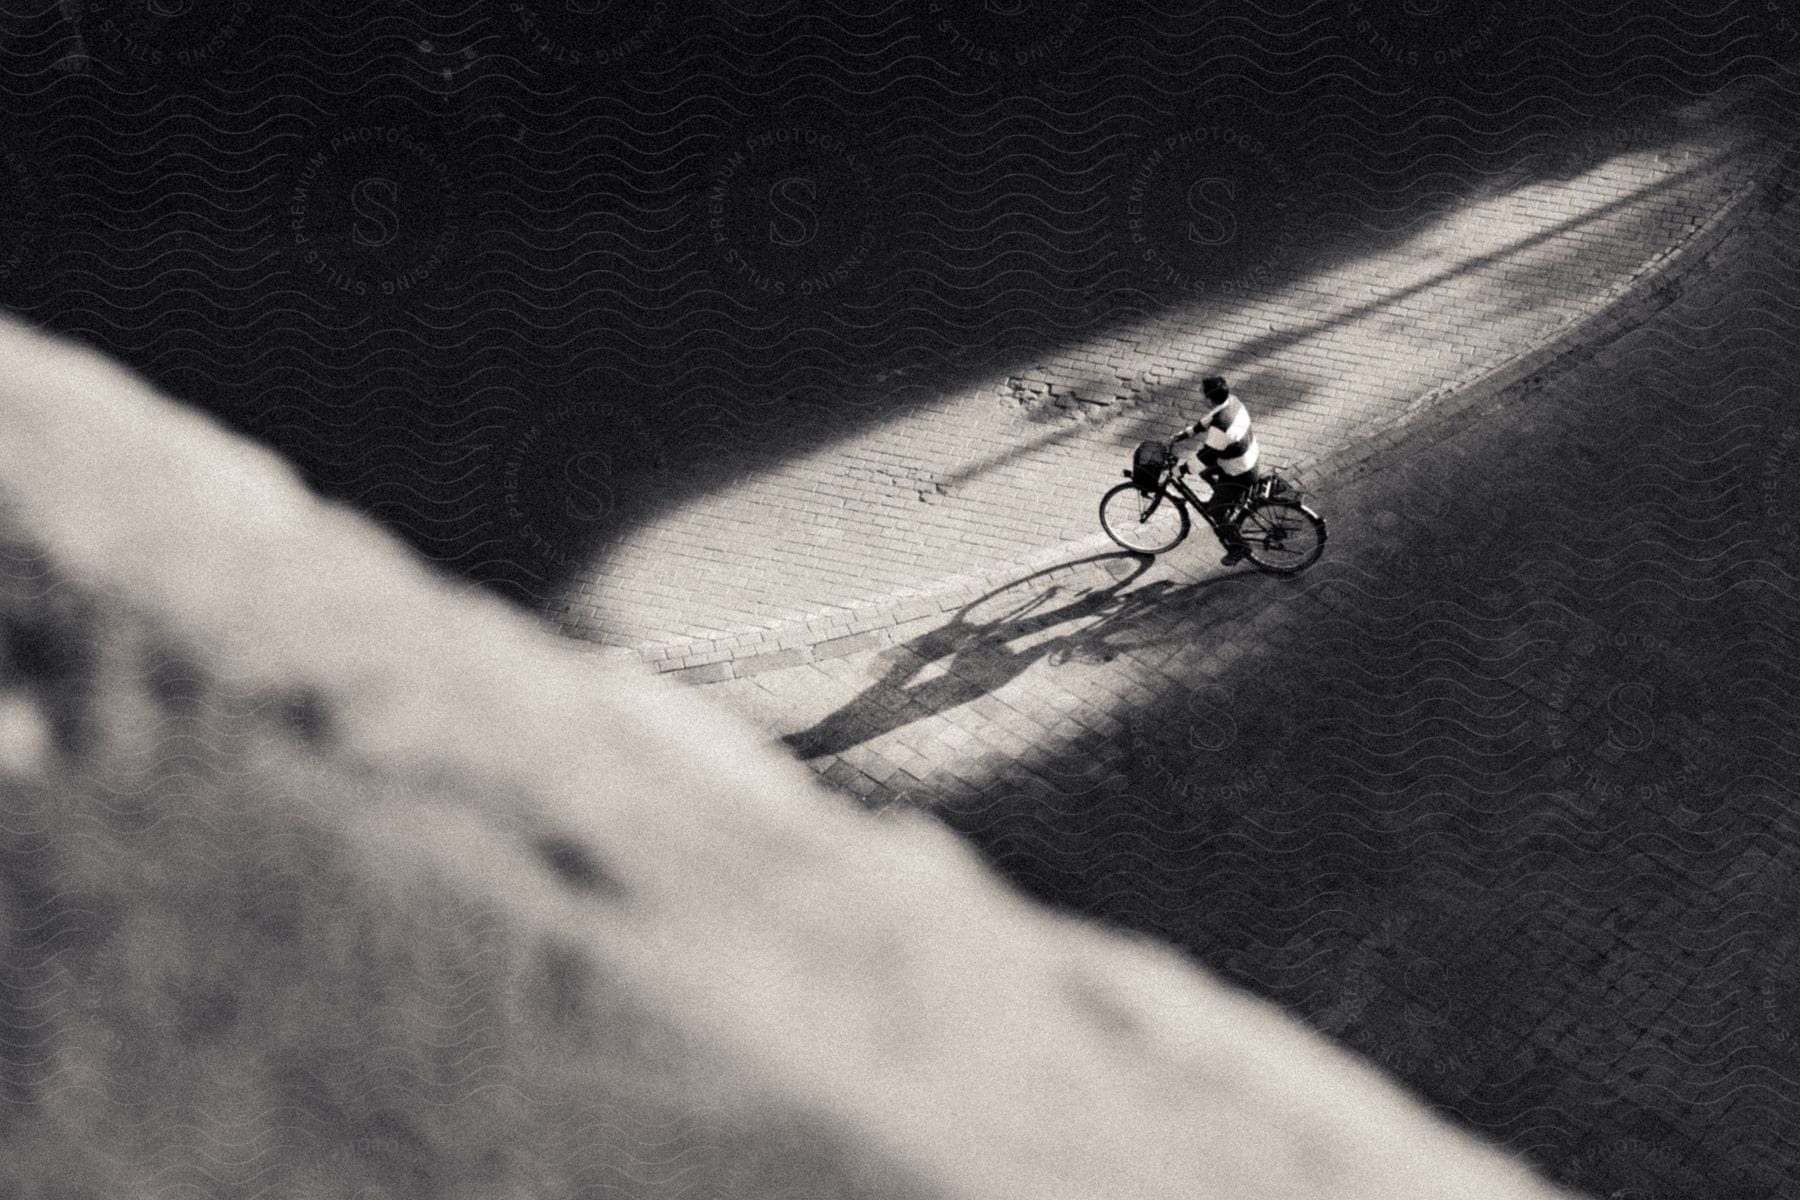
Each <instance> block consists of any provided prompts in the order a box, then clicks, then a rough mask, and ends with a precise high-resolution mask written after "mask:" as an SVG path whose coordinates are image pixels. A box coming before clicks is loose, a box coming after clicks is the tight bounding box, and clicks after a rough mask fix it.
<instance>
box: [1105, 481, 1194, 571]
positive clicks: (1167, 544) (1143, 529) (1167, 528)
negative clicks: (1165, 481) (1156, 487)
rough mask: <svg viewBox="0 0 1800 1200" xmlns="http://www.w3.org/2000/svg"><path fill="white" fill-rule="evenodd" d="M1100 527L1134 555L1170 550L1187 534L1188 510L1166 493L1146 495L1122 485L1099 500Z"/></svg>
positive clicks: (1127, 485) (1128, 484)
mask: <svg viewBox="0 0 1800 1200" xmlns="http://www.w3.org/2000/svg"><path fill="white" fill-rule="evenodd" d="M1100 528H1102V529H1104V530H1106V536H1107V537H1109V538H1111V539H1112V540H1113V541H1115V542H1117V543H1119V545H1121V546H1123V547H1125V549H1127V550H1130V551H1132V552H1133V553H1134V554H1161V553H1163V552H1164V551H1167V550H1173V549H1174V548H1175V547H1176V546H1178V545H1180V544H1181V539H1182V538H1184V537H1186V536H1187V535H1188V528H1189V523H1188V515H1187V509H1186V508H1185V507H1184V506H1182V505H1181V504H1178V503H1177V502H1176V500H1175V498H1174V497H1173V496H1170V495H1169V494H1168V493H1167V492H1162V493H1158V494H1157V495H1155V496H1146V495H1144V494H1143V493H1142V492H1140V491H1138V490H1137V486H1136V485H1135V484H1130V483H1121V484H1119V485H1118V486H1117V487H1115V488H1113V489H1112V490H1111V491H1110V492H1108V493H1106V495H1104V496H1102V497H1101V498H1100Z"/></svg>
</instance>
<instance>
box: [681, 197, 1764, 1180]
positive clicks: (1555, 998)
mask: <svg viewBox="0 0 1800 1200" xmlns="http://www.w3.org/2000/svg"><path fill="white" fill-rule="evenodd" d="M1792 166H1793V164H1792V163H1791V162H1790V164H1789V170H1790V173H1789V174H1787V175H1786V176H1785V178H1786V184H1785V185H1784V190H1782V191H1781V192H1780V193H1779V195H1780V196H1782V197H1784V198H1785V199H1784V202H1783V203H1782V204H1781V207H1780V208H1779V211H1773V204H1774V201H1772V200H1770V199H1769V198H1768V197H1765V201H1764V202H1763V203H1759V205H1758V206H1757V208H1756V210H1755V211H1754V212H1753V213H1751V214H1749V215H1748V216H1747V218H1746V220H1747V221H1748V222H1749V223H1750V225H1751V228H1749V229H1746V230H1744V231H1741V232H1740V233H1739V234H1738V235H1737V236H1735V237H1733V238H1732V239H1729V240H1727V241H1726V242H1725V243H1723V244H1722V245H1721V247H1719V248H1718V249H1717V250H1716V251H1715V252H1714V254H1713V255H1712V257H1711V258H1710V259H1709V260H1708V261H1707V262H1706V263H1705V264H1704V268H1703V269H1699V270H1695V271H1692V272H1690V273H1688V275H1687V276H1686V279H1687V282H1686V284H1685V285H1684V287H1683V288H1682V290H1681V294H1680V295H1679V297H1678V298H1674V299H1672V301H1671V302H1670V304H1669V306H1668V307H1667V308H1665V309H1664V310H1663V311H1661V312H1659V313H1658V314H1656V315H1654V316H1652V317H1650V318H1648V319H1647V320H1645V321H1643V322H1642V323H1641V324H1640V325H1639V326H1638V327H1636V328H1635V329H1632V330H1631V331H1629V332H1626V333H1623V334H1622V335H1620V336H1617V337H1616V338H1614V339H1612V340H1610V341H1609V342H1607V343H1605V344H1596V345H1591V346H1589V347H1588V348H1587V349H1586V351H1585V352H1584V353H1582V354H1581V355H1579V356H1577V357H1576V359H1574V360H1565V361H1563V362H1562V363H1560V364H1558V365H1557V366H1556V367H1555V368H1553V369H1551V370H1548V371H1546V372H1544V373H1543V374H1541V375H1540V376H1537V377H1534V378H1531V379H1527V380H1524V381H1521V382H1520V383H1519V384H1517V385H1516V386H1514V387H1512V388H1510V389H1508V390H1506V391H1504V392H1502V393H1500V394H1497V395H1494V396H1491V397H1488V398H1486V399H1484V400H1482V401H1481V402H1480V403H1479V404H1478V405H1477V406H1476V407H1474V408H1472V409H1467V410H1465V411H1464V412H1463V413H1462V414H1459V415H1456V416H1451V417H1444V418H1441V419H1425V420H1422V421H1420V422H1417V423H1415V424H1414V426H1413V427H1412V428H1411V430H1410V431H1409V433H1408V434H1407V435H1406V436H1405V437H1404V438H1402V439H1398V440H1396V442H1395V443H1394V444H1393V445H1391V446H1390V447H1389V448H1388V449H1386V450H1385V452H1384V453H1382V454H1381V455H1380V456H1379V457H1378V458H1376V459H1373V460H1370V461H1366V462H1364V463H1363V464H1361V465H1360V466H1358V467H1356V468H1353V469H1347V470H1345V471H1344V472H1343V473H1342V476H1341V477H1340V478H1337V479H1334V480H1333V481H1332V482H1331V483H1330V486H1329V487H1328V488H1327V489H1325V490H1323V491H1321V492H1320V493H1319V494H1318V497H1317V499H1318V503H1319V504H1320V505H1321V507H1322V508H1323V509H1324V510H1325V511H1326V513H1327V514H1328V516H1329V517H1330V518H1331V521H1332V530H1333V535H1332V542H1331V544H1330V547H1329V550H1328V554H1327V557H1326V559H1325V560H1324V561H1323V562H1321V564H1320V565H1318V566H1317V567H1316V568H1314V569H1313V570H1312V571H1311V572H1309V573H1308V574H1306V575H1304V576H1302V577H1300V578H1299V579H1296V580H1281V579H1274V578H1269V577H1264V576H1260V575H1255V574H1248V573H1243V572H1241V571H1240V572H1229V573H1227V572H1220V571H1218V570H1216V569H1214V568H1211V567H1210V566H1209V565H1208V564H1209V562H1210V561H1211V553H1210V549H1209V548H1208V547H1204V546H1202V547H1192V546H1183V547H1182V548H1180V549H1178V550H1176V551H1175V552H1174V553H1172V554H1169V555H1166V556H1163V557H1162V558H1161V559H1159V560H1156V561H1155V562H1153V563H1152V562H1146V561H1145V560H1141V559H1138V558H1135V557H1133V556H1128V555H1122V554H1104V553H1102V554H1096V555H1090V556H1087V557H1084V558H1081V559H1078V560H1075V561H1070V562H1068V563H1065V564H1063V565H1062V566H1061V567H1059V568H1056V569H1054V570H1051V571H1048V572H1043V573H1038V574H1036V575H1031V576H1024V577H1021V578H1019V579H1017V580H1016V581H1015V583H1014V585H1013V586H1010V587H1003V588H999V589H996V590H994V591H993V592H991V593H990V594H989V595H987V596H985V597H984V598H982V599H980V600H979V602H977V603H974V604H971V605H969V606H967V607H965V608H963V609H961V610H959V611H957V612H955V613H953V614H950V615H949V616H948V618H944V617H922V618H919V619H916V620H914V621H912V622H910V623H909V624H907V625H906V626H904V627H903V629H902V634H903V636H902V637H900V638H899V640H897V641H896V643H895V644H893V645H890V646H886V647H884V648H881V649H878V650H869V651H864V652H862V653H857V654H851V655H847V656H842V657H837V658H832V659H829V660H827V661H820V662H815V663H811V664H808V665H805V666H801V667H795V668H790V669H786V670H776V671H768V672H764V673H759V674H756V675H755V676H753V677H750V678H745V679H734V680H730V681H726V682H722V683H719V684H716V685H713V686H711V687H708V688H707V691H708V692H709V693H710V694H714V695H717V696H720V697H722V698H724V699H726V700H728V701H729V702H730V703H731V704H733V705H735V706H736V707H738V708H739V709H741V710H742V711H745V712H746V713H749V714H751V715H752V716H753V717H754V718H755V719H757V720H759V721H760V722H761V723H763V724H764V725H765V726H766V727H767V728H769V729H771V730H772V731H774V732H776V733H778V734H780V735H782V736H784V737H786V738H787V740H788V741H789V742H790V744H791V745H793V746H794V747H795V748H796V750H797V752H799V753H801V754H802V755H804V756H806V757H808V758H809V759H810V761H811V762H812V763H813V764H814V765H815V766H816V767H817V768H818V769H819V770H820V771H821V772H822V773H823V775H824V777H825V778H826V779H828V780H830V781H832V782H834V783H835V784H837V785H838V786H839V787H841V788H843V789H844V790H845V791H847V792H849V793H853V794H855V795H857V796H859V797H862V798H863V799H864V800H865V802H867V803H869V804H871V805H873V806H875V807H877V808H880V807H883V806H887V805H894V804H911V805H921V806H926V807H928V808H930V809H932V810H933V811H935V812H937V813H939V814H940V815H941V816H942V819H944V820H945V821H946V822H948V823H949V824H951V825H952V826H954V827H955V828H957V829H959V830H961V831H963V832H964V833H965V834H966V835H967V836H968V837H969V838H970V839H971V840H972V841H973V842H975V843H976V844H977V845H978V846H980V847H981V848H982V849H983V851H984V852H985V853H986V854H987V855H988V856H989V857H990V858H991V859H992V860H993V861H994V862H995V863H997V864H998V865H999V866H1000V868H1001V869H1002V870H1003V871H1005V872H1006V873H1007V874H1008V875H1009V876H1010V877H1011V878H1012V879H1014V880H1015V881H1016V882H1017V884H1018V885H1019V886H1021V887H1023V888H1025V889H1026V890H1028V891H1030V892H1033V893H1035V894H1037V895H1039V896H1041V897H1043V898H1045V899H1047V900H1049V901H1051V902H1053V903H1056V904H1060V905H1064V906H1067V907H1069V908H1072V909H1075V910H1078V911H1081V912H1084V913H1088V914H1091V915H1095V916H1098V917H1100V918H1102V919H1104V920H1106V921H1108V922H1112V923H1116V924H1118V925H1122V926H1126V927H1129V928H1132V929H1136V930H1142V931H1146V932H1149V933H1152V934H1154V935H1156V936H1158V937H1162V938H1167V939H1169V940H1171V941H1173V942H1175V943H1177V944H1179V945H1181V946H1183V947H1185V948H1186V949H1187V950H1188V951H1189V952H1191V953H1192V954H1193V955H1195V956H1196V957H1197V958H1198V959H1199V960H1200V961H1202V962H1203V963H1205V964H1207V965H1208V966H1210V967H1212V968H1214V969H1215V970H1218V971H1220V972H1222V973H1224V974H1225V975H1226V976H1228V977H1229V978H1231V979H1233V980H1235V981H1237V982H1239V983H1241V984H1242V985H1244V986H1246V987H1249V988H1251V989H1253V990H1255V991H1257V992H1259V993H1261V994H1263V995H1265V996H1269V997H1272V998H1274V999H1276V1000H1278V1001H1279V1002H1281V1003H1282V1004H1284V1005H1286V1006H1287V1007H1288V1008H1289V1009H1290V1010H1291V1011H1294V1012H1296V1013H1298V1014H1300V1015H1301V1016H1302V1017H1303V1018H1304V1019H1306V1020H1308V1021H1310V1022H1311V1023H1312V1024H1314V1025H1315V1026H1317V1027H1318V1028H1320V1029H1322V1030H1324V1031H1326V1032H1328V1033H1330V1034H1331V1035H1333V1036H1335V1037H1336V1038H1338V1039H1340V1040H1341V1041H1343V1042H1344V1043H1346V1044H1348V1045H1350V1046H1352V1047H1355V1048H1357V1049H1358V1050H1360V1051H1362V1052H1364V1053H1366V1054H1368V1055H1370V1056H1371V1057H1372V1058H1374V1059H1375V1060H1376V1061H1378V1062H1380V1063H1382V1064H1383V1065H1385V1066H1386V1067H1387V1068H1388V1069H1390V1070H1391V1071H1393V1072H1394V1073H1395V1074H1396V1075H1397V1076H1398V1077H1399V1078H1400V1079H1402V1080H1403V1081H1405V1082H1406V1083H1407V1084H1408V1085H1409V1086H1410V1087H1412V1088H1414V1089H1416V1090H1417V1091H1419V1092H1420V1093H1422V1094H1423V1095H1424V1096H1426V1097H1427V1098H1428V1099H1429V1100H1430V1101H1431V1102H1432V1103H1433V1104H1434V1105H1436V1106H1437V1107H1438V1108H1439V1109H1440V1110H1442V1111H1443V1112H1444V1113H1446V1114H1447V1115H1449V1116H1450V1117H1451V1118H1452V1119H1455V1120H1458V1121H1461V1122H1463V1123H1465V1124H1466V1125H1468V1126H1470V1127H1473V1128H1475V1129H1477V1130H1480V1131H1482V1132H1484V1133H1485V1134H1486V1135H1488V1136H1490V1137H1492V1138H1495V1139H1498V1140H1499V1141H1501V1142H1503V1143H1504V1144H1506V1145H1508V1146H1510V1147H1511V1148H1513V1149H1515V1150H1517V1151H1518V1152H1520V1153H1522V1154H1525V1155H1527V1156H1529V1157H1530V1158H1531V1159H1532V1160H1534V1161H1535V1162H1537V1163H1538V1164H1540V1165H1542V1166H1543V1167H1544V1168H1545V1169H1547V1170H1548V1171H1549V1172H1550V1173H1552V1174H1553V1175H1555V1176H1557V1177H1559V1178H1561V1179H1563V1180H1566V1181H1569V1182H1572V1183H1574V1184H1576V1185H1578V1186H1580V1187H1582V1188H1584V1189H1586V1190H1587V1191H1589V1192H1591V1193H1592V1194H1594V1195H1598V1196H1633V1197H1664V1196H1666V1197H1678V1196H1679V1197H1731V1198H1734V1200H1735V1198H1749V1197H1776V1196H1791V1195H1794V1194H1796V1192H1797V1191H1800V1040H1797V1039H1796V1036H1795V1029H1796V1028H1797V1027H1800V1025H1797V1022H1800V840H1797V836H1796V835H1797V834H1800V824H1797V822H1796V819H1795V811H1796V800H1797V799H1800V789H1797V788H1796V780H1800V770H1797V768H1800V740H1797V738H1796V733H1795V726H1794V722H1793V717H1792V713H1793V710H1794V707H1795V702H1796V695H1797V693H1800V645H1797V644H1796V640H1795V632H1794V631H1795V629H1796V628H1797V627H1800V626H1797V625H1796V619H1797V618H1800V552H1797V551H1796V550H1795V546H1794V537H1793V535H1794V531H1795V529H1796V526H1797V525H1800V521H1797V520H1796V518H1797V517H1800V416H1797V415H1796V411H1795V408H1794V402H1793V396H1794V390H1795V385H1796V382H1797V381H1800V348H1797V345H1800V343H1797V339H1796V336H1795V335H1796V333H1797V332H1800V274H1797V272H1800V202H1797V201H1796V199H1795V195H1794V191H1793V186H1792V185H1793V178H1794V176H1793V175H1792V174H1791V168H1792Z"/></svg>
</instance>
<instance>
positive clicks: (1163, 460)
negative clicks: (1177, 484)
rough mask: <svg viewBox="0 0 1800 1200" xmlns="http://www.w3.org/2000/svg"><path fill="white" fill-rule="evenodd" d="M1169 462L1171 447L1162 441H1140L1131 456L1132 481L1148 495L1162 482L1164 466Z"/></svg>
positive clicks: (1139, 489)
mask: <svg viewBox="0 0 1800 1200" xmlns="http://www.w3.org/2000/svg"><path fill="white" fill-rule="evenodd" d="M1168 463H1169V447H1168V446H1167V445H1165V444H1164V443H1162V442H1139V443H1138V448H1137V451H1136V452H1135V453H1134V454H1133V455H1132V456H1131V482H1132V483H1133V484H1135V485H1136V486H1137V490H1138V491H1140V492H1142V493H1144V494H1145V495H1146V496H1148V495H1150V494H1151V493H1152V492H1154V491H1156V489H1157V488H1158V487H1159V486H1161V484H1162V474H1163V468H1164V467H1166V466H1167V465H1168Z"/></svg>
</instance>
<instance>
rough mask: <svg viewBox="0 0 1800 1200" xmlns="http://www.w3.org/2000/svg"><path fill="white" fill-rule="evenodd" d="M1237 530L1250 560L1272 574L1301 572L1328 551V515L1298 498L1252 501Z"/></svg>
mask: <svg viewBox="0 0 1800 1200" xmlns="http://www.w3.org/2000/svg"><path fill="white" fill-rule="evenodd" d="M1238 532H1239V533H1240V534H1241V535H1242V536H1243V539H1244V545H1245V547H1246V549H1248V550H1249V552H1250V561H1251V562H1252V563H1254V564H1255V565H1256V568H1257V570H1259V571H1267V572H1268V573H1269V574H1271V575H1298V574H1299V573H1300V572H1302V571H1304V570H1306V568H1308V567H1310V566H1312V565H1313V564H1314V563H1316V562H1318V561H1319V556H1320V555H1321V554H1324V553H1325V518H1324V517H1321V516H1320V515H1319V514H1318V513H1316V512H1314V511H1313V510H1312V509H1310V508H1308V507H1306V505H1304V504H1301V503H1299V502H1298V501H1295V500H1265V501H1263V502H1262V503H1261V504H1256V505H1253V506H1252V507H1251V509H1250V511H1249V512H1247V513H1245V514H1244V519H1243V521H1242V522H1241V523H1240V524H1239V525H1238Z"/></svg>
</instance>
